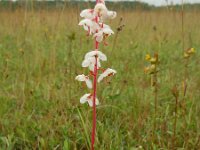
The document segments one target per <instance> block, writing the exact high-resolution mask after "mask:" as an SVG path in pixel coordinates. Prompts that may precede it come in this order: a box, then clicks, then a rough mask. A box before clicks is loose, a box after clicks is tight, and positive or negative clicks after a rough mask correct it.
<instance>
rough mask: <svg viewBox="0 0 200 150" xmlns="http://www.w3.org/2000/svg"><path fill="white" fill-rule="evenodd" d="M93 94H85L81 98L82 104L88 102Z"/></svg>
mask: <svg viewBox="0 0 200 150" xmlns="http://www.w3.org/2000/svg"><path fill="white" fill-rule="evenodd" d="M90 95H91V94H85V95H83V96H82V97H81V98H80V103H81V104H84V103H86V102H87V101H88V97H89V96H90Z"/></svg>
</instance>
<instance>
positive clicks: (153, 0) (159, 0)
mask: <svg viewBox="0 0 200 150" xmlns="http://www.w3.org/2000/svg"><path fill="white" fill-rule="evenodd" d="M0 1H1V0H0ZM12 1H17V0H12ZM93 1H94V0H93ZM105 1H141V2H146V3H148V4H151V5H155V6H161V5H167V2H166V1H168V4H171V3H173V4H181V2H182V0H105ZM183 1H184V3H200V0H183Z"/></svg>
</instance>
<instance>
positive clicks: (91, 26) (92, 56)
mask: <svg viewBox="0 0 200 150" xmlns="http://www.w3.org/2000/svg"><path fill="white" fill-rule="evenodd" d="M116 15H117V13H116V12H114V11H109V10H108V9H107V8H106V6H105V2H104V0H97V1H96V5H95V8H94V9H85V10H83V11H82V12H81V13H80V16H81V17H83V18H84V19H83V20H81V21H80V22H79V25H80V26H83V28H84V29H85V30H86V31H87V32H88V35H92V37H93V38H94V40H95V50H94V51H90V52H88V53H87V54H86V55H85V57H84V60H83V62H82V67H88V68H89V70H90V75H91V76H92V77H93V83H92V82H91V81H90V79H89V77H88V76H85V75H84V74H82V75H78V76H77V77H76V80H78V81H82V82H85V83H86V84H87V87H88V88H93V93H92V94H85V95H83V96H82V97H81V99H80V103H82V104H83V103H86V102H88V104H89V106H91V107H93V125H92V137H91V150H94V144H95V131H96V105H99V100H98V99H97V98H96V97H97V96H96V95H97V82H100V81H101V80H103V78H105V77H107V76H111V75H114V74H115V73H116V71H115V70H113V69H110V68H108V69H106V70H105V71H104V72H103V73H102V74H101V75H100V76H99V78H97V77H98V70H101V69H102V68H101V61H107V57H106V55H105V54H104V53H102V52H100V51H99V44H100V42H102V41H103V42H104V43H103V44H106V43H105V39H106V38H107V37H108V36H110V35H112V34H114V32H113V31H112V29H111V28H110V26H109V25H106V24H104V20H108V19H114V18H115V17H116Z"/></svg>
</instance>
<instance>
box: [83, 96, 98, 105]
mask: <svg viewBox="0 0 200 150" xmlns="http://www.w3.org/2000/svg"><path fill="white" fill-rule="evenodd" d="M86 102H88V104H89V106H90V107H93V96H92V94H85V95H83V96H82V97H81V99H80V103H81V104H84V103H86ZM95 104H96V105H99V100H98V99H97V98H96V99H95Z"/></svg>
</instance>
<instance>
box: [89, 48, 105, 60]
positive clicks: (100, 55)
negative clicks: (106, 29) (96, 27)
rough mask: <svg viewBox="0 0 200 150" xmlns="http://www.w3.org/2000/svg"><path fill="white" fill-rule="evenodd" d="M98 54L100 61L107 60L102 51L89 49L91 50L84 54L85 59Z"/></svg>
mask: <svg viewBox="0 0 200 150" xmlns="http://www.w3.org/2000/svg"><path fill="white" fill-rule="evenodd" d="M96 55H97V56H98V58H99V59H100V60H102V61H106V60H107V57H106V55H105V54H104V53H102V52H101V51H96V50H95V51H91V52H88V53H87V54H86V55H85V59H88V58H90V57H94V56H96Z"/></svg>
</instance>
